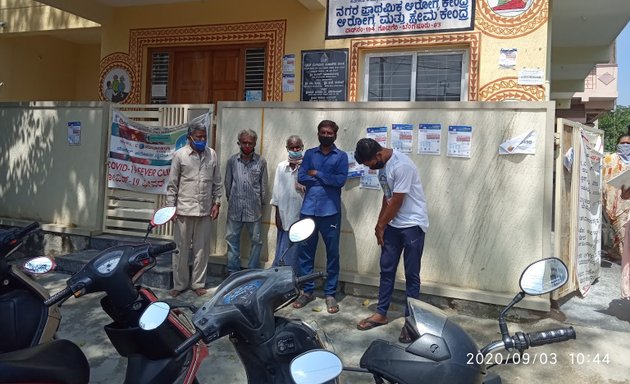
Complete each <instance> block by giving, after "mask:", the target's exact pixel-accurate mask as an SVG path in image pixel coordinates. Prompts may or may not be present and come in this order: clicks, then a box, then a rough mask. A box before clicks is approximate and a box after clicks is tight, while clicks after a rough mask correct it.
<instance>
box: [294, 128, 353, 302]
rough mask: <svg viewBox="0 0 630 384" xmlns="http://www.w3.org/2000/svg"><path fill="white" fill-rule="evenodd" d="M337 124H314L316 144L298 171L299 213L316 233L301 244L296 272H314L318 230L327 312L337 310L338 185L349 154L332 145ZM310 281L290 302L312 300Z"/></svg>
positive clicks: (342, 179)
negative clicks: (301, 189)
mask: <svg viewBox="0 0 630 384" xmlns="http://www.w3.org/2000/svg"><path fill="white" fill-rule="evenodd" d="M338 130H339V127H338V126H337V124H336V123H335V122H334V121H331V120H323V121H322V122H320V123H319V125H318V126H317V135H318V138H319V143H320V146H319V147H315V148H311V149H309V150H307V151H306V153H305V154H304V159H303V160H302V165H301V166H300V170H299V171H298V182H299V183H300V184H302V185H304V186H305V187H306V193H305V195H304V202H303V203H302V210H301V211H300V216H301V217H302V218H305V217H310V218H312V219H313V220H314V221H315V225H316V228H315V229H316V232H315V233H314V234H313V236H311V237H310V238H309V239H308V240H307V241H306V242H305V244H304V245H303V247H302V252H301V253H300V255H299V275H300V276H304V275H308V274H310V273H313V266H314V263H315V252H316V251H317V242H318V240H319V236H318V235H317V232H319V233H321V235H322V238H323V239H324V244H326V272H327V274H328V277H327V279H326V285H325V287H324V294H325V295H326V308H327V309H328V313H337V312H339V305H338V304H337V301H336V299H335V295H336V294H337V283H338V281H339V237H340V235H341V187H343V186H344V184H346V178H347V177H348V155H347V154H346V153H345V152H344V151H342V150H340V149H339V148H337V147H336V146H335V144H334V143H335V139H336V138H337V131H338ZM314 289H315V284H314V283H313V282H309V283H306V284H305V285H304V287H303V291H302V294H301V295H300V297H298V299H297V300H296V301H295V302H294V303H293V307H294V308H302V307H304V306H305V305H306V304H308V303H309V302H311V301H313V300H315V296H313V290H314Z"/></svg>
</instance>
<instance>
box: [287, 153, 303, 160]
mask: <svg viewBox="0 0 630 384" xmlns="http://www.w3.org/2000/svg"><path fill="white" fill-rule="evenodd" d="M302 156H303V155H302V151H289V159H293V160H298V159H301V158H302Z"/></svg>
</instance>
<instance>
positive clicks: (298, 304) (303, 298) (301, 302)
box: [293, 293, 315, 309]
mask: <svg viewBox="0 0 630 384" xmlns="http://www.w3.org/2000/svg"><path fill="white" fill-rule="evenodd" d="M313 300H315V296H313V295H312V294H310V295H309V294H308V293H303V294H301V295H300V297H298V298H297V300H295V301H294V302H293V308H298V309H299V308H302V307H304V306H305V305H306V304H308V303H310V302H311V301H313Z"/></svg>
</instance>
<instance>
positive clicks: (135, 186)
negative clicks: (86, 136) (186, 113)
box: [107, 110, 210, 194]
mask: <svg viewBox="0 0 630 384" xmlns="http://www.w3.org/2000/svg"><path fill="white" fill-rule="evenodd" d="M191 125H202V126H204V127H205V128H206V131H208V129H209V126H210V114H204V115H202V116H199V117H197V118H195V119H193V120H191V121H190V122H188V123H186V124H182V125H178V126H173V127H150V126H146V125H143V124H140V123H138V122H136V121H133V120H130V119H129V118H127V117H126V116H125V115H124V114H122V113H121V112H120V111H118V110H114V112H113V113H112V129H111V137H110V144H109V156H108V162H107V186H108V187H109V188H118V189H126V190H129V191H137V192H145V193H153V194H165V193H166V185H167V183H168V176H169V173H170V169H171V160H172V159H173V154H174V153H175V151H176V150H178V149H179V148H181V147H183V146H185V145H187V144H188V142H187V140H186V136H187V132H188V127H189V126H191Z"/></svg>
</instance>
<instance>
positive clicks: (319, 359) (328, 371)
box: [291, 349, 343, 384]
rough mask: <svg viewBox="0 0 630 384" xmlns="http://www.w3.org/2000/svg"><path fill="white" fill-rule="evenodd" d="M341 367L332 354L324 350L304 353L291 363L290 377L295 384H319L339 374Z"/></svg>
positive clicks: (337, 358)
mask: <svg viewBox="0 0 630 384" xmlns="http://www.w3.org/2000/svg"><path fill="white" fill-rule="evenodd" d="M342 370H343V365H342V364H341V360H339V357H337V355H335V354H334V353H332V352H330V351H327V350H325V349H314V350H310V351H308V352H304V353H303V354H301V355H300V356H298V357H296V358H295V359H293V361H291V377H292V378H293V381H294V382H295V384H320V383H325V382H327V381H330V380H333V379H334V378H336V377H337V376H339V375H340V374H341V371H342Z"/></svg>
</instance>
